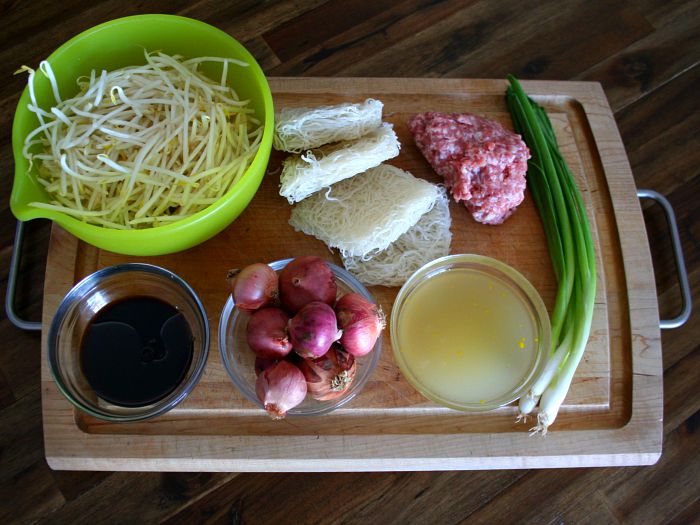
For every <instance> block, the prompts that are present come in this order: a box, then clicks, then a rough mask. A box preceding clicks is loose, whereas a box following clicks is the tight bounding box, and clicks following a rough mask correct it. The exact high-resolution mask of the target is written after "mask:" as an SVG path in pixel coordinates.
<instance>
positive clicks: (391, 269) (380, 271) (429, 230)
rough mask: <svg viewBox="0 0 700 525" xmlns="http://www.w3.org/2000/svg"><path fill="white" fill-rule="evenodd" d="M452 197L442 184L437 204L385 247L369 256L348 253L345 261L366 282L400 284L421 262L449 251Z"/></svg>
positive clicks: (354, 273)
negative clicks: (450, 197)
mask: <svg viewBox="0 0 700 525" xmlns="http://www.w3.org/2000/svg"><path fill="white" fill-rule="evenodd" d="M451 224H452V220H451V218H450V208H449V199H448V196H447V192H446V191H445V189H444V188H440V192H439V193H438V196H437V199H436V200H435V205H434V206H433V208H432V209H431V210H430V211H429V212H427V213H425V214H424V215H423V216H422V217H421V218H420V220H419V221H418V222H417V223H416V224H415V226H413V227H411V228H410V229H409V230H408V231H407V232H406V233H404V234H403V235H401V237H399V238H398V239H396V242H393V243H392V244H390V245H389V247H388V248H387V249H385V250H382V251H380V252H377V253H376V254H369V255H368V256H366V257H352V256H350V257H345V256H343V257H342V259H343V265H344V266H345V268H346V269H347V270H348V271H349V272H350V273H351V274H353V275H354V276H355V277H357V279H358V280H359V281H360V282H362V283H363V284H365V285H367V286H375V285H381V286H401V285H403V283H404V282H406V280H407V279H408V278H409V277H410V276H411V274H413V272H415V271H416V270H418V269H419V268H420V267H421V266H423V265H424V264H427V263H428V262H430V261H432V260H434V259H437V258H439V257H444V256H446V255H447V254H449V252H450V242H451V241H452V233H451V232H450V226H451Z"/></svg>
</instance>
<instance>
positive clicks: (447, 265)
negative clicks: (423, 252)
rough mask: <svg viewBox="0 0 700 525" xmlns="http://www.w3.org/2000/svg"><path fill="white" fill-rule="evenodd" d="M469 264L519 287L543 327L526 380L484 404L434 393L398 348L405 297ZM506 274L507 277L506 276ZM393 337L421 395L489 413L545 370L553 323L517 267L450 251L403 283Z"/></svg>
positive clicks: (400, 363) (399, 361) (397, 356)
mask: <svg viewBox="0 0 700 525" xmlns="http://www.w3.org/2000/svg"><path fill="white" fill-rule="evenodd" d="M460 263H461V264H467V265H468V266H469V267H472V268H476V269H479V268H482V269H483V268H488V269H490V270H492V271H493V270H495V271H496V272H498V273H497V275H495V276H494V275H493V273H491V275H492V276H493V277H495V278H496V279H498V280H499V281H502V282H505V283H506V284H510V285H511V286H513V285H514V286H515V287H517V289H518V290H519V291H520V292H522V294H523V295H524V297H525V298H526V299H527V300H528V301H529V302H530V304H529V305H527V308H528V310H530V311H531V313H532V315H533V316H534V318H535V321H536V322H537V323H538V325H539V326H540V328H541V332H542V334H541V337H540V340H539V342H538V345H537V350H536V359H535V363H534V364H533V365H532V367H531V368H530V369H529V371H528V376H527V379H525V380H524V381H523V382H522V383H521V384H519V385H518V386H516V387H515V388H513V389H511V390H509V391H507V392H504V393H503V394H502V395H500V396H498V397H496V398H494V399H490V400H488V401H487V402H485V403H483V404H482V403H457V402H454V401H452V400H449V399H446V398H444V397H441V396H440V395H438V394H436V393H435V392H432V391H431V390H430V389H429V388H427V387H426V386H424V385H423V384H422V383H421V382H420V381H419V380H418V379H417V378H416V377H415V376H414V374H413V373H411V371H410V369H409V368H408V366H407V365H406V363H405V361H404V359H403V356H402V355H401V351H400V350H399V344H398V335H397V334H398V319H399V317H400V315H399V313H400V311H401V308H402V307H403V305H404V303H405V300H406V298H407V297H408V296H409V295H410V294H411V292H413V291H414V290H415V289H416V288H417V287H418V285H420V284H422V283H423V282H427V281H428V280H430V279H431V278H432V277H435V276H436V275H438V274H440V273H443V272H445V271H450V269H452V268H453V267H454V265H455V264H460ZM504 277H505V279H504ZM390 332H391V334H390V336H391V349H392V353H393V355H394V358H395V360H396V362H397V364H398V366H399V369H400V370H401V373H402V375H403V376H404V377H405V378H406V380H407V381H408V382H409V383H410V385H411V386H412V387H413V388H415V389H416V390H417V391H418V392H419V393H420V394H421V395H423V396H424V397H426V398H427V399H429V400H430V401H433V402H435V403H437V404H439V405H441V406H444V407H447V408H451V409H454V410H459V411H462V412H487V411H490V410H495V409H497V408H501V407H504V406H506V405H508V404H510V403H512V402H513V401H515V400H516V399H518V398H520V397H521V396H522V395H524V394H525V393H526V392H527V391H528V389H529V388H530V387H531V386H532V384H533V383H534V382H535V380H536V379H537V376H538V375H539V373H540V372H541V371H542V369H543V368H544V366H545V363H546V354H547V352H548V349H549V347H550V344H551V343H550V340H551V326H550V320H549V313H548V312H547V308H546V306H545V304H544V301H543V300H542V297H541V296H540V294H539V292H538V291H537V289H536V288H535V287H534V286H533V285H532V283H531V282H530V281H529V280H528V279H527V278H526V277H525V276H524V275H523V274H521V273H520V272H519V271H518V270H516V269H515V268H513V267H512V266H510V265H508V264H506V263H504V262H503V261H499V260H498V259H495V258H493V257H488V256H485V255H478V254H450V255H446V256H444V257H440V258H438V259H434V260H432V261H430V262H429V263H427V264H425V265H423V266H422V267H421V268H419V269H418V270H416V271H415V272H414V273H413V274H412V275H411V276H410V277H409V278H408V279H407V280H406V282H405V283H404V284H403V286H402V287H401V289H400V290H399V293H398V294H397V295H396V299H395V300H394V304H393V306H392V311H391V320H390Z"/></svg>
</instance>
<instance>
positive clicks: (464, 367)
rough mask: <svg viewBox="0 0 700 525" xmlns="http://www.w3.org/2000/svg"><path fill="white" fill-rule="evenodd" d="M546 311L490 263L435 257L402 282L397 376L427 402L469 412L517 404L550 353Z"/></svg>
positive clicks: (506, 269) (526, 287)
mask: <svg viewBox="0 0 700 525" xmlns="http://www.w3.org/2000/svg"><path fill="white" fill-rule="evenodd" d="M550 332H551V328H550V323H549V316H548V314H547V309H546V307H545V305H544V303H543V302H542V299H541V297H540V295H539V293H538V292H537V290H536V289H535V288H534V287H533V286H532V284H531V283H530V282H529V281H528V280H527V279H526V278H525V277H524V276H523V275H522V274H520V273H519V272H518V271H517V270H515V269H514V268H512V267H510V266H508V265H506V264H505V263H503V262H501V261H498V260H496V259H493V258H490V257H484V256H481V255H470V254H459V255H448V256H447V257H442V258H440V259H436V260H434V261H432V262H430V263H428V264H426V265H425V266H423V267H422V268H420V269H419V270H417V271H416V272H415V273H414V274H413V275H412V276H411V277H410V278H409V279H408V280H407V281H406V283H405V284H404V286H403V287H402V288H401V290H400V291H399V294H398V295H397V297H396V301H395V302H394V307H393V309H392V314H391V343H392V347H393V351H394V357H395V358H396V360H397V362H398V364H399V367H400V369H401V372H402V374H403V375H404V377H406V379H407V380H408V382H409V383H411V385H412V386H413V387H414V388H415V389H416V390H418V391H419V392H420V393H421V394H423V395H424V396H425V397H426V398H428V399H430V400H432V401H434V402H436V403H438V404H440V405H443V406H446V407H449V408H453V409H456V410H462V411H467V412H481V411H486V410H493V409H496V408H498V407H501V406H504V405H507V404H509V403H511V402H513V401H515V400H516V399H518V398H520V397H521V396H522V395H523V394H524V393H525V392H527V390H528V389H529V388H530V386H531V385H532V383H533V382H534V380H535V378H536V377H537V375H538V373H539V372H540V371H541V369H542V367H543V366H544V362H545V357H546V355H547V352H548V350H549V347H550Z"/></svg>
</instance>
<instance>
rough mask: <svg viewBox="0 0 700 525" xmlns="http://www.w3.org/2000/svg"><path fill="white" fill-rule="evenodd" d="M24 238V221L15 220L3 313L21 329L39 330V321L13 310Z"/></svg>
mask: <svg viewBox="0 0 700 525" xmlns="http://www.w3.org/2000/svg"><path fill="white" fill-rule="evenodd" d="M23 239H24V222H22V221H17V228H16V229H15V242H14V244H13V246H12V257H11V259H10V271H9V272H8V274H7V292H6V293H5V313H6V314H7V318H8V319H9V320H10V322H11V323H12V324H13V325H15V326H16V327H17V328H21V329H22V330H41V322H38V321H25V320H24V319H22V318H21V317H19V316H18V315H17V313H16V312H15V287H16V285H17V274H18V273H19V260H20V256H21V254H22V241H23Z"/></svg>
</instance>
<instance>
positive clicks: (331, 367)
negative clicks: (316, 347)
mask: <svg viewBox="0 0 700 525" xmlns="http://www.w3.org/2000/svg"><path fill="white" fill-rule="evenodd" d="M298 366H299V370H301V372H302V374H304V377H305V378H306V385H307V387H308V391H309V394H310V395H311V397H313V398H314V399H316V400H318V401H327V400H330V399H335V398H337V397H339V396H341V395H343V394H344V393H345V392H347V390H348V388H350V384H351V383H352V380H353V379H354V378H355V372H356V370H357V366H356V363H355V358H354V357H353V356H352V354H349V353H347V352H345V351H344V350H342V349H341V348H340V347H339V346H337V345H333V346H332V347H331V349H330V350H328V352H326V353H325V354H324V355H322V356H321V357H317V358H315V359H300V360H299V363H298Z"/></svg>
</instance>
